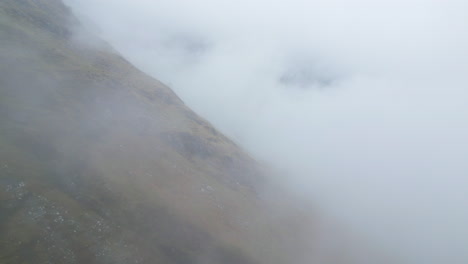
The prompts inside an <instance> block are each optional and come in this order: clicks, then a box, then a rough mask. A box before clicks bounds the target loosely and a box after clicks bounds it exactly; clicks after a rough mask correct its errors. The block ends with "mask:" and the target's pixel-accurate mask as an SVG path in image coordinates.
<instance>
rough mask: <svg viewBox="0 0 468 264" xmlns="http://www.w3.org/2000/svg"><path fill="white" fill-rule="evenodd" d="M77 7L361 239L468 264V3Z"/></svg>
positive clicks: (206, 1) (90, 23)
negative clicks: (467, 224) (361, 237)
mask: <svg viewBox="0 0 468 264" xmlns="http://www.w3.org/2000/svg"><path fill="white" fill-rule="evenodd" d="M67 2H68V4H70V5H71V7H72V8H73V9H74V10H75V11H76V12H78V13H79V14H80V16H81V18H82V20H83V21H85V25H86V26H87V27H88V28H92V29H93V30H94V32H96V33H97V34H98V35H99V36H101V37H103V38H104V39H105V40H107V41H108V42H109V43H110V44H111V45H112V46H114V47H115V48H116V49H117V50H118V51H119V52H121V53H122V54H123V55H124V56H125V57H126V58H127V59H129V60H130V61H131V62H133V63H134V64H136V65H137V66H138V67H140V68H141V69H142V70H144V71H145V72H147V73H149V74H151V75H152V76H154V77H156V78H157V79H159V80H162V81H164V82H166V83H167V84H169V85H170V86H171V87H172V88H173V89H174V90H175V91H176V92H177V94H178V95H179V96H180V97H181V98H182V99H183V100H184V101H185V102H186V103H187V104H188V105H189V106H190V107H191V108H192V109H194V110H195V111H196V112H198V113H199V114H201V115H202V116H204V117H205V118H207V119H208V120H209V121H210V122H212V123H213V124H214V125H215V126H216V127H218V128H219V129H220V130H221V131H223V132H224V133H226V134H227V135H229V136H230V137H231V138H233V139H234V140H236V141H237V142H239V144H240V145H242V146H243V147H244V148H246V149H247V150H249V151H250V152H251V153H252V154H253V155H254V156H255V157H256V158H257V159H259V160H262V161H264V162H266V163H268V164H270V165H271V166H273V167H275V168H276V169H277V170H278V171H281V172H283V173H280V175H281V176H278V179H277V180H278V181H280V182H281V183H282V184H284V185H287V186H289V187H290V188H293V190H295V191H296V192H298V193H300V194H301V195H302V196H303V197H304V198H306V199H309V200H310V201H311V202H312V203H314V204H315V205H316V206H317V207H318V208H320V210H323V211H324V212H326V214H329V215H330V216H331V217H333V219H337V221H339V222H340V223H341V224H342V225H344V226H347V228H349V229H351V230H353V232H354V233H357V234H361V235H363V236H364V237H366V238H365V239H367V240H368V241H370V242H371V243H373V244H374V245H376V247H379V248H381V249H382V250H384V251H386V252H388V253H390V254H393V255H394V256H395V257H397V258H398V259H401V261H402V262H403V263H421V264H422V263H424V264H431V263H452V264H458V263H459V264H462V263H468V251H467V250H466V249H467V248H468V228H467V226H466V223H468V207H467V205H468V162H467V161H468V122H467V121H468V120H467V119H468V103H467V102H468V91H467V88H468V72H467V71H468V32H467V29H468V18H467V16H466V10H468V3H467V2H466V1H461V0H460V1H450V0H447V1H441V0H426V1H422V0H421V1H417V0H406V1H402V0H393V1H390V0H382V1H370V0H367V1H366V0H349V1H343V0H342V1H340V0H333V1H300V0H290V1H265V0H254V1H253V0H251V1H246V0H240V1H213V0H198V1H181V0H171V1H167V0H161V1H150V0H133V1H130V0H81V1H74V0H68V1H67ZM82 41H84V42H86V41H88V40H87V39H84V40H82ZM363 263H365V262H363Z"/></svg>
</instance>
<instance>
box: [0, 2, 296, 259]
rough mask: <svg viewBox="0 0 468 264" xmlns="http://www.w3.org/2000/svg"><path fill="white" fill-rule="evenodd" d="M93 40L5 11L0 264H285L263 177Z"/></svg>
mask: <svg viewBox="0 0 468 264" xmlns="http://www.w3.org/2000/svg"><path fill="white" fill-rule="evenodd" d="M83 34H85V36H84V38H85V39H88V40H93V41H90V42H87V41H82V40H83ZM86 34H87V33H83V31H82V29H80V25H79V23H78V22H77V21H76V19H74V18H73V16H72V14H71V13H70V11H69V10H68V9H67V7H65V6H64V5H63V4H62V2H61V1H59V0H35V1H33V0H4V1H2V2H0V263H177V264H182V263H227V264H229V263H233V264H234V263H285V261H286V260H285V258H286V255H287V254H286V250H292V249H293V248H294V247H295V246H292V245H291V243H290V242H291V240H292V239H287V238H285V236H283V234H285V233H288V234H290V235H292V236H293V237H294V240H297V239H299V237H296V236H295V233H291V231H292V228H285V227H284V226H282V225H283V223H282V222H281V221H282V220H280V219H276V220H275V218H274V217H272V216H273V215H274V214H275V210H274V207H275V205H274V204H271V203H268V202H267V201H265V200H264V199H262V198H261V194H262V188H263V187H264V186H265V178H264V176H262V175H263V172H262V170H263V169H262V168H261V167H260V166H258V165H257V164H256V163H255V161H254V160H252V159H251V158H250V157H249V156H248V155H247V154H245V153H244V152H243V151H242V150H241V149H239V148H238V147H237V146H236V145H235V144H234V143H233V142H232V141H230V140H229V139H227V138H226V137H224V136H223V135H222V134H220V133H218V132H217V131H216V129H214V128H213V127H212V126H211V125H210V124H209V123H208V122H206V121H205V120H203V119H202V118H200V117H198V116H197V115H196V114H194V113H193V112H192V111H191V110H190V109H188V108H187V107H186V106H185V105H184V104H183V102H182V101H181V100H180V99H179V98H178V97H177V96H176V95H175V94H174V93H173V92H172V91H171V90H170V89H169V88H168V87H166V86H165V85H163V84H162V83H160V82H158V81H157V80H154V79H152V78H151V77H149V76H147V75H145V74H143V73H141V72H140V71H139V70H137V69H136V68H134V67H133V66H132V65H130V64H129V63H128V62H127V61H126V60H124V59H123V58H122V57H121V56H119V55H118V54H116V52H114V51H113V50H112V48H110V47H109V46H108V45H106V44H105V43H103V42H101V41H99V40H96V39H93V37H92V36H91V35H86ZM77 36H78V37H77ZM286 226H287V225H286ZM294 250H296V249H295V248H294Z"/></svg>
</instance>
